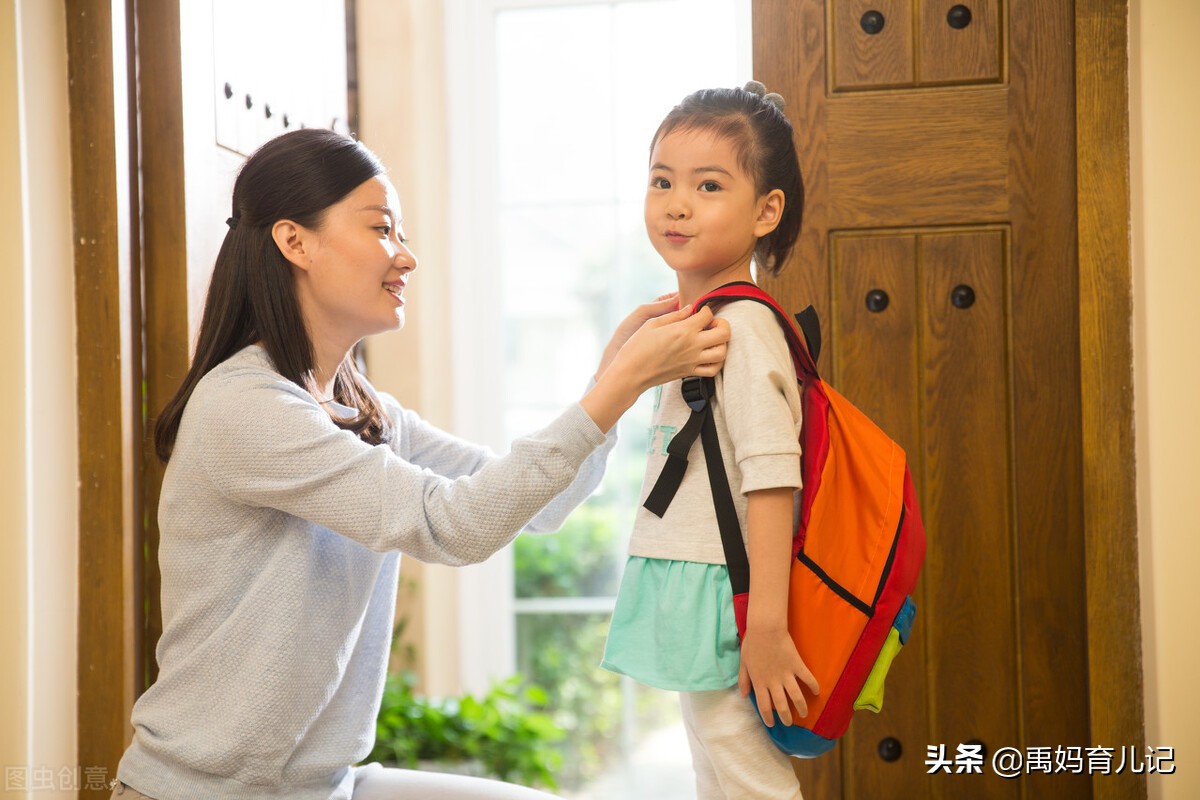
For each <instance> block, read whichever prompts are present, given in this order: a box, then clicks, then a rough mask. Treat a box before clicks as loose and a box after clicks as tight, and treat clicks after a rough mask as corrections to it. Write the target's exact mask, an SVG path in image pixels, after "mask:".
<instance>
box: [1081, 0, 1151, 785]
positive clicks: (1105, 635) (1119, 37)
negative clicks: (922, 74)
mask: <svg viewBox="0 0 1200 800" xmlns="http://www.w3.org/2000/svg"><path fill="white" fill-rule="evenodd" d="M1128 20H1129V6H1128V2H1127V0H1126V1H1125V2H1116V3H1114V2H1112V0H1076V4H1075V53H1076V61H1075V75H1076V98H1075V118H1076V129H1077V134H1076V164H1077V170H1076V174H1077V187H1078V203H1079V217H1078V220H1079V222H1078V224H1079V328H1080V365H1081V374H1080V389H1081V394H1082V402H1083V494H1084V504H1083V507H1084V539H1085V543H1086V559H1087V560H1086V564H1087V611H1088V671H1089V677H1090V680H1089V690H1090V692H1091V702H1090V706H1091V744H1093V745H1104V746H1110V747H1120V746H1123V745H1132V746H1135V747H1137V748H1138V750H1139V751H1141V748H1142V747H1143V746H1144V745H1145V709H1144V707H1143V698H1144V684H1143V679H1142V648H1141V642H1142V630H1141V611H1140V587H1139V577H1138V549H1137V497H1136V482H1135V481H1136V476H1135V460H1134V439H1133V435H1134V417H1133V344H1132V331H1131V321H1132V319H1133V295H1132V265H1131V261H1130V245H1129V212H1130V208H1129V81H1128V76H1129V54H1128ZM1092 790H1093V794H1094V796H1095V797H1096V798H1101V799H1103V798H1112V799H1113V800H1117V798H1121V800H1124V799H1125V798H1132V797H1145V796H1146V791H1147V788H1146V777H1145V775H1137V774H1133V773H1131V772H1129V771H1126V772H1124V773H1123V774H1121V775H1096V776H1095V777H1094V778H1093V782H1092Z"/></svg>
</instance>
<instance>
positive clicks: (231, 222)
mask: <svg viewBox="0 0 1200 800" xmlns="http://www.w3.org/2000/svg"><path fill="white" fill-rule="evenodd" d="M239 219H241V218H240V217H230V218H229V219H227V220H225V224H226V225H228V226H229V230H231V231H236V230H237V226H238V220H239Z"/></svg>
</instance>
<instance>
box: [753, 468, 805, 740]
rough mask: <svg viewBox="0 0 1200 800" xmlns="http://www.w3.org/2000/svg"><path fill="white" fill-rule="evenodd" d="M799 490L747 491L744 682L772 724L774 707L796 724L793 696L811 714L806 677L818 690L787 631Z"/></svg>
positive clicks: (785, 720)
mask: <svg viewBox="0 0 1200 800" xmlns="http://www.w3.org/2000/svg"><path fill="white" fill-rule="evenodd" d="M794 493H795V489H793V488H791V487H783V488H779V489H761V490H759V491H753V492H749V493H748V494H747V500H748V505H747V508H746V527H747V529H748V531H749V534H748V539H749V543H748V544H749V546H748V551H749V557H750V602H749V607H748V609H747V614H746V635H745V638H744V640H743V641H742V664H741V668H740V670H739V673H738V686H739V687H740V688H741V691H742V695H743V696H746V695H748V694H750V689H751V687H753V688H754V693H755V699H757V701H758V710H759V713H760V714H762V718H763V720H764V721H765V722H766V724H767V726H768V727H771V726H773V725H774V722H775V720H774V717H773V716H772V713H771V712H772V710H774V711H777V712H778V713H779V719H780V720H781V721H782V722H783V724H784V725H791V724H792V723H793V722H795V720H793V719H792V714H791V711H790V710H789V709H788V704H787V698H789V697H790V698H791V699H792V702H793V703H795V704H796V709H797V711H799V712H800V715H801V716H804V715H806V714H807V713H808V707H807V704H806V703H805V701H804V695H803V694H801V692H800V682H801V681H802V682H803V683H804V684H805V685H806V686H807V687H808V688H809V690H810V691H811V692H812V693H813V694H817V692H818V686H817V681H816V678H814V677H813V674H812V673H811V672H810V671H809V669H808V667H807V666H806V665H805V663H804V661H803V660H802V659H801V658H800V654H799V653H797V652H796V645H795V644H794V643H793V642H792V638H791V636H789V635H788V630H787V597H788V575H789V573H790V571H791V555H792V512H793V499H792V498H793V495H794Z"/></svg>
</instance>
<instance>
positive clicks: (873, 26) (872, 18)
mask: <svg viewBox="0 0 1200 800" xmlns="http://www.w3.org/2000/svg"><path fill="white" fill-rule="evenodd" d="M883 22H884V19H883V14H880V13H879V12H878V11H868V12H867V13H865V14H863V15H862V19H860V20H859V21H858V24H859V25H861V26H862V29H863V30H864V31H866V32H867V33H868V34H870V35H871V36H874V35H875V34H877V33H879V32H880V31H881V30H883Z"/></svg>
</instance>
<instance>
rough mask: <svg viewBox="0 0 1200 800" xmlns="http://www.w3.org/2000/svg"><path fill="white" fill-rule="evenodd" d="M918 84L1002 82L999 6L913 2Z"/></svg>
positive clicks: (994, 0) (978, 0) (992, 2)
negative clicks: (914, 7)
mask: <svg viewBox="0 0 1200 800" xmlns="http://www.w3.org/2000/svg"><path fill="white" fill-rule="evenodd" d="M916 3H917V6H919V10H918V12H917V24H918V26H919V30H920V35H919V36H918V40H919V41H920V48H919V50H918V54H917V57H918V59H919V61H918V64H919V67H918V69H919V71H918V75H917V80H918V82H920V83H921V84H925V85H928V84H938V83H987V82H999V81H1000V79H1001V66H1002V63H1003V62H1002V58H1001V53H1000V19H1001V16H1000V12H1001V8H1000V2H999V0H972V1H971V2H968V3H957V2H947V0H916Z"/></svg>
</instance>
